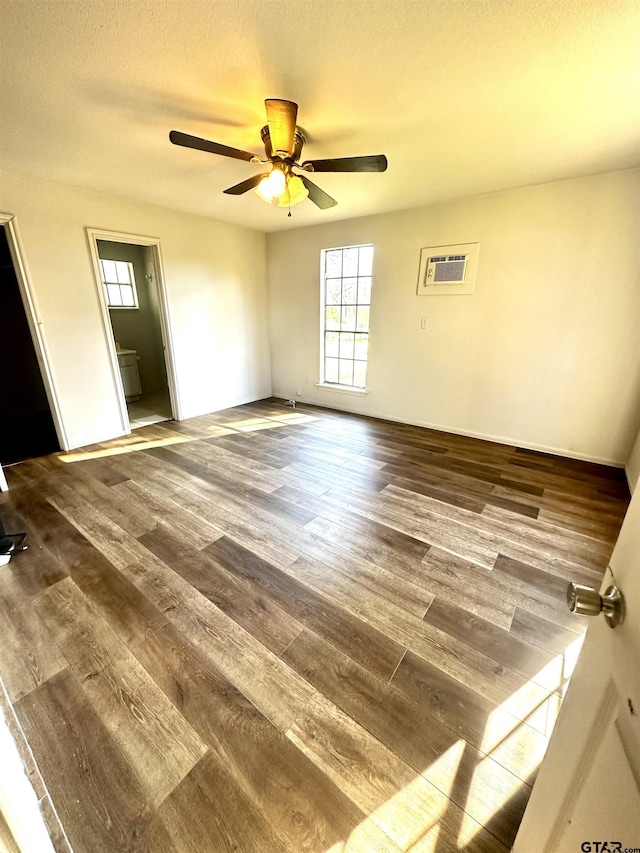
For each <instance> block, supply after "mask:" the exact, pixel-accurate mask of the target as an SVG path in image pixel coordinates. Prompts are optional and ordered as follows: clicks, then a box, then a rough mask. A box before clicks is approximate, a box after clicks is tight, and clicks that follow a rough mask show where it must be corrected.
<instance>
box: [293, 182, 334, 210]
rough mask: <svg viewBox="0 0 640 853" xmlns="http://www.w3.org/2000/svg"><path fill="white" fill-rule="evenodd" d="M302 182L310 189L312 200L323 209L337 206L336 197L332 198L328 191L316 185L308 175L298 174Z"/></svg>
mask: <svg viewBox="0 0 640 853" xmlns="http://www.w3.org/2000/svg"><path fill="white" fill-rule="evenodd" d="M298 177H299V178H300V180H301V181H302V183H303V184H304V185H305V187H306V188H307V189H308V190H309V198H310V199H311V201H312V202H313V203H314V204H315V205H316V206H317V207H319V208H320V209H321V210H327V208H329V207H335V206H336V204H337V203H338V202H337V201H336V200H335V198H331V196H330V195H329V194H328V193H326V192H325V191H324V190H321V189H320V187H318V186H316V184H314V183H313V182H312V181H310V180H309V178H307V177H306V175H298Z"/></svg>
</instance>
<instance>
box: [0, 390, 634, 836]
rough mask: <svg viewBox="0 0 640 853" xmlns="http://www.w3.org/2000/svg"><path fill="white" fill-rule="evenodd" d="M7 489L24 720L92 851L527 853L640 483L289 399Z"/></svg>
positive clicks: (12, 609) (11, 627)
mask: <svg viewBox="0 0 640 853" xmlns="http://www.w3.org/2000/svg"><path fill="white" fill-rule="evenodd" d="M7 477H8V480H9V483H10V486H11V491H10V492H9V493H6V494H4V493H3V494H2V495H0V518H3V519H6V520H7V522H8V523H9V524H11V525H20V526H21V527H24V529H26V530H27V533H28V542H29V544H30V547H29V550H27V551H25V552H23V553H21V554H18V555H16V556H15V557H14V558H13V559H12V561H11V563H10V564H9V565H8V566H5V567H2V568H1V569H0V610H1V611H2V613H1V614H0V615H1V616H2V618H0V646H1V647H2V649H3V650H4V651H3V653H2V654H0V686H1V685H2V681H1V680H2V679H3V678H4V679H5V680H6V682H7V685H8V686H10V687H11V696H9V695H8V694H7V693H6V690H5V688H4V687H2V694H1V696H2V699H3V702H4V703H5V705H4V707H5V712H6V711H10V712H11V714H10V716H11V715H13V718H14V719H16V725H15V731H16V732H17V733H18V734H20V733H22V736H23V738H25V739H26V740H25V744H26V745H25V752H24V754H25V755H26V756H27V758H28V756H30V755H32V759H31V763H30V765H29V766H28V767H27V768H26V772H28V773H29V774H30V778H33V779H34V780H35V782H36V784H37V786H38V790H39V794H38V796H39V797H40V798H41V802H42V803H43V804H45V803H50V804H51V806H50V809H51V813H52V814H55V813H57V814H59V816H60V818H61V820H62V826H63V832H67V834H68V836H69V840H70V842H71V843H72V846H73V848H74V849H75V850H77V851H78V853H79V851H84V850H91V851H93V850H100V851H102V850H105V851H109V850H118V851H120V850H122V851H124V850H126V851H138V850H141V851H142V850H144V851H149V853H170V851H176V853H178V851H179V853H184V851H194V853H202V851H204V850H209V849H214V848H215V849H216V850H218V849H219V850H229V851H237V853H240V851H252V850H256V851H257V850H259V851H260V853H263V851H264V853H266V851H271V850H273V851H276V850H277V851H280V850H282V851H285V853H402V851H407V853H408V851H409V850H410V851H411V853H421V851H425V853H426V851H429V853H434V851H435V850H437V851H438V853H459V850H460V849H462V848H463V847H464V849H465V850H467V851H485V853H488V851H502V853H504V851H506V850H507V849H508V848H510V846H511V844H512V842H513V838H514V836H515V833H516V831H517V826H518V823H519V820H520V816H521V814H522V811H523V809H524V807H525V804H526V801H527V799H528V797H529V793H530V789H531V784H532V783H533V781H534V779H535V776H536V773H537V769H538V766H539V763H540V761H541V759H542V756H543V755H544V751H545V749H546V745H547V743H548V739H549V737H550V735H551V732H552V729H553V724H554V721H555V719H556V718H557V714H558V711H559V708H560V705H561V702H562V696H563V695H564V691H565V689H566V683H567V676H568V674H569V673H570V671H571V668H572V666H573V665H574V663H575V660H576V657H577V654H578V650H579V647H580V644H581V642H582V635H583V632H584V630H585V627H586V620H585V618H584V617H577V616H575V615H574V614H571V613H570V612H569V611H568V609H567V607H566V602H565V589H566V585H567V583H568V581H569V580H572V581H577V582H579V583H588V584H590V585H592V586H597V585H598V584H599V582H600V578H601V576H602V572H603V569H604V567H605V566H606V563H607V560H608V559H609V555H610V552H611V550H612V548H613V545H614V542H615V539H616V536H617V533H618V530H619V527H620V524H621V522H622V518H623V515H624V511H625V508H626V506H627V503H628V500H629V494H628V491H627V489H626V484H625V482H624V477H623V474H622V472H621V471H620V470H616V469H611V468H608V467H607V466H602V465H593V464H591V463H585V462H583V461H580V460H569V459H562V458H560V457H558V456H555V455H553V454H547V453H539V452H536V451H529V450H524V449H521V448H517V447H514V446H509V445H503V444H500V443H498V442H487V441H481V440H478V439H474V438H471V437H468V436H460V435H453V434H449V433H444V432H441V431H438V430H434V429H426V428H422V427H416V426H413V425H411V424H402V423H393V422H389V421H384V420H380V419H375V418H369V417H365V416H362V415H357V414H348V413H344V412H336V411H332V410H330V409H323V408H320V407H317V406H310V405H306V404H305V405H298V406H296V407H295V408H292V407H287V406H285V405H284V404H283V401H281V400H278V399H275V398H270V399H267V400H263V401H257V402H254V403H251V404H245V405H241V406H233V407H230V408H228V409H225V410H223V411H221V412H214V413H211V414H206V415H201V416H199V417H197V418H193V419H190V420H187V421H181V422H179V423H177V422H166V423H163V424H154V425H149V426H147V427H142V428H140V429H137V430H135V433H133V434H131V435H127V436H121V437H118V438H117V439H114V440H112V441H103V442H99V443H97V444H95V445H92V446H90V447H85V448H79V449H77V450H73V451H68V452H63V453H56V454H51V455H50V456H45V457H41V458H38V459H33V460H27V461H25V462H23V463H19V464H17V465H14V466H10V468H9V469H8V471H7ZM12 700H13V705H12ZM16 712H17V717H16V716H15V714H16ZM18 721H19V722H18ZM30 750H32V751H33V752H32V753H31V751H30ZM34 759H35V763H34ZM27 764H29V762H28V761H27ZM36 764H37V766H36ZM61 837H63V836H61ZM212 845H213V846H212ZM65 853H68V851H65Z"/></svg>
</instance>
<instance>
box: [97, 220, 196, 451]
mask: <svg viewBox="0 0 640 853" xmlns="http://www.w3.org/2000/svg"><path fill="white" fill-rule="evenodd" d="M86 232H87V240H88V243H89V251H90V253H91V261H92V264H93V272H94V280H95V285H96V291H97V293H98V303H99V305H100V314H101V318H102V328H103V332H104V336H105V342H106V345H107V350H108V352H109V359H110V362H111V374H112V377H113V383H114V386H115V388H116V391H117V397H118V403H119V407H120V420H121V422H122V429H123V432H124V433H125V434H127V435H128V434H130V433H131V424H130V423H129V413H128V411H127V401H126V398H125V395H124V388H123V387H122V378H121V376H120V367H119V365H118V354H117V352H116V344H115V339H114V335H113V328H112V326H111V318H110V316H109V308H108V306H107V300H106V298H105V294H104V287H103V285H102V276H101V274H100V255H99V252H98V240H108V241H109V242H111V243H128V244H130V245H135V246H144V247H145V248H148V249H151V257H152V259H153V267H154V280H153V282H151V283H150V284H151V286H153V287H155V290H156V295H157V297H158V305H159V306H160V333H161V335H162V346H163V350H164V361H165V366H166V369H167V384H168V386H169V401H170V404H171V415H172V417H173V419H174V420H176V421H181V420H182V407H181V405H180V396H179V393H178V385H177V382H176V369H175V353H174V348H173V336H172V333H171V321H170V317H169V305H168V299H167V289H166V284H165V278H164V272H163V266H162V254H161V251H160V240H159V239H158V238H157V237H142V236H140V235H139V234H126V233H124V232H122V231H105V230H103V229H100V228H87V229H86Z"/></svg>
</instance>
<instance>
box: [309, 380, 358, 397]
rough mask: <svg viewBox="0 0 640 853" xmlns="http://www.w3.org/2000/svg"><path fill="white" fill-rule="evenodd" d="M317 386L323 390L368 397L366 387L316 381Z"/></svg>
mask: <svg viewBox="0 0 640 853" xmlns="http://www.w3.org/2000/svg"><path fill="white" fill-rule="evenodd" d="M316 388H321V389H322V390H323V391H337V392H338V394H353V395H354V396H355V397H366V396H367V394H368V393H369V392H368V391H367V389H366V388H353V387H352V386H351V385H335V384H333V383H332V382H316Z"/></svg>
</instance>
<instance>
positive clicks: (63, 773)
mask: <svg viewBox="0 0 640 853" xmlns="http://www.w3.org/2000/svg"><path fill="white" fill-rule="evenodd" d="M16 711H17V713H18V717H19V719H20V722H21V724H22V726H23V728H24V730H25V732H26V734H27V737H28V739H29V744H30V745H31V748H32V749H33V752H34V755H35V757H36V761H37V762H38V766H39V767H40V769H41V771H42V774H43V776H44V778H45V781H46V783H47V787H48V789H49V791H50V792H51V797H52V800H53V803H54V805H55V807H56V810H57V812H58V814H59V815H60V819H61V820H62V823H63V825H64V828H65V831H66V833H67V836H68V837H69V841H70V842H71V845H72V847H73V849H74V850H100V851H105V853H107V851H113V853H122V851H123V850H130V851H143V850H147V851H151V850H153V849H154V847H155V850H158V849H162V848H158V846H156V845H153V847H152V846H150V845H149V843H148V842H149V835H148V827H149V823H150V821H151V818H152V812H151V810H150V808H149V806H148V804H147V800H146V797H145V794H144V791H143V789H142V787H141V785H140V783H139V781H138V780H137V778H136V777H135V775H134V773H133V771H132V770H131V768H130V767H129V764H128V762H127V761H126V759H125V758H124V756H123V755H122V753H121V752H120V750H119V748H118V747H117V746H116V744H115V743H114V741H113V739H112V737H111V735H110V734H109V732H108V731H107V729H106V728H105V726H104V724H103V723H102V721H101V720H100V717H99V716H98V715H97V714H96V713H95V711H94V710H93V708H92V707H91V705H90V703H89V701H88V700H87V698H86V696H85V695H84V693H83V691H82V688H81V687H80V685H79V684H78V682H77V680H76V679H75V678H74V677H73V675H72V674H71V673H70V672H69V671H68V670H62V671H61V672H60V673H58V674H57V675H55V676H53V678H51V679H49V680H48V681H47V682H46V683H45V684H43V685H41V686H40V687H39V688H38V689H37V690H34V691H33V692H32V693H30V694H29V695H28V696H25V697H24V698H23V699H21V700H20V701H19V702H17V703H16ZM156 838H157V840H161V841H162V843H163V844H165V845H166V847H164V849H165V850H168V851H169V850H174V849H175V847H174V845H173V843H172V841H171V838H170V837H169V835H168V833H166V832H165V833H163V834H162V835H161V837H160V838H158V837H157V836H156Z"/></svg>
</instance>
